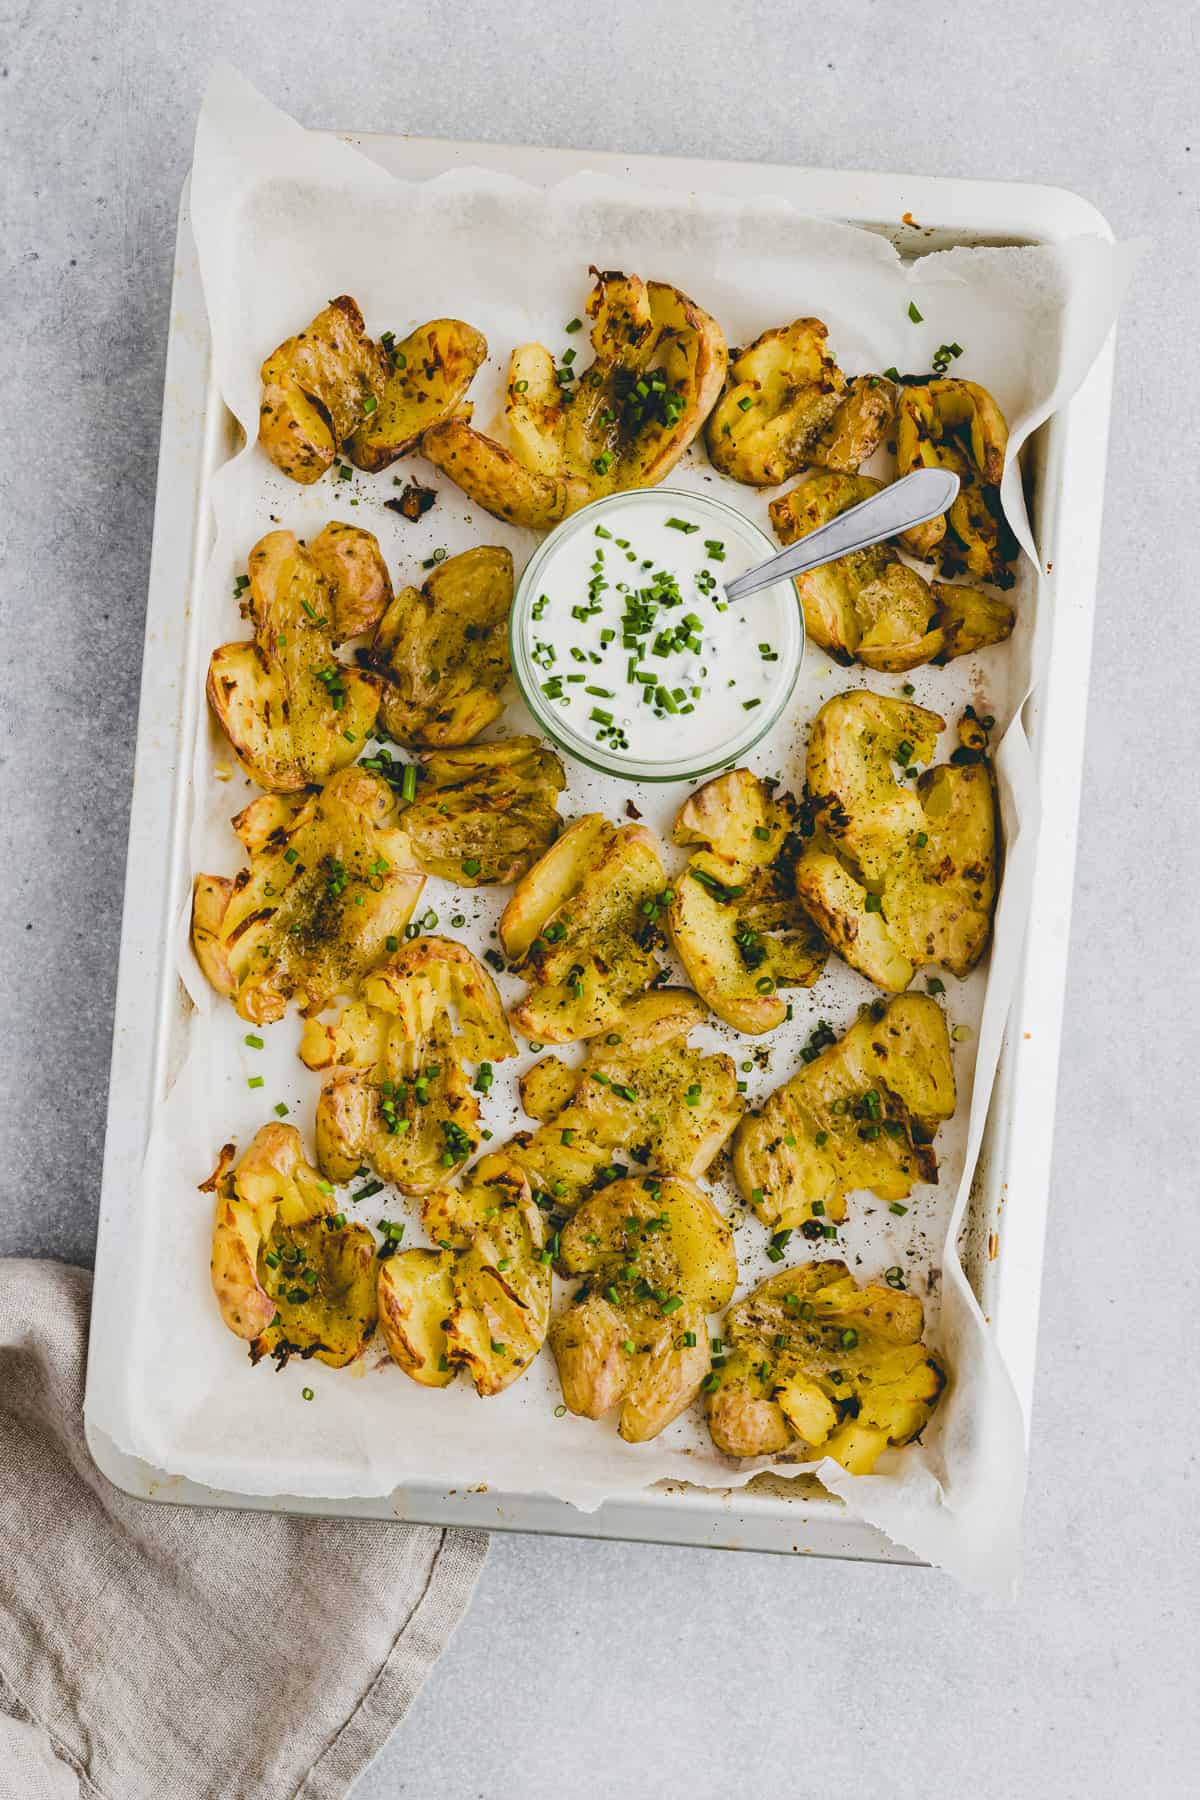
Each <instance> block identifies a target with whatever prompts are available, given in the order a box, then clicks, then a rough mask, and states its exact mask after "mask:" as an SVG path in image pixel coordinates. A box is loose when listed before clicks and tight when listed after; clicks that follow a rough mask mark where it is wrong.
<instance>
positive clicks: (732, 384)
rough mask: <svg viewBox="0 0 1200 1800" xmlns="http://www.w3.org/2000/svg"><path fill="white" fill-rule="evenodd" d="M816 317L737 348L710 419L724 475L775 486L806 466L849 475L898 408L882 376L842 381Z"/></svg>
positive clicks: (712, 444)
mask: <svg viewBox="0 0 1200 1800" xmlns="http://www.w3.org/2000/svg"><path fill="white" fill-rule="evenodd" d="M827 336H828V332H827V331H826V328H825V326H824V325H823V324H822V323H821V321H820V319H796V320H794V321H793V322H792V324H790V325H777V326H775V327H774V329H772V330H771V331H764V332H763V333H762V336H761V337H757V338H755V340H754V342H753V343H752V344H751V345H750V346H749V348H748V349H745V350H739V351H738V352H737V353H736V354H735V355H734V357H733V360H732V361H731V362H730V365H729V375H728V378H727V380H726V383H725V391H724V392H723V393H722V395H721V398H720V400H719V401H718V402H717V405H716V406H715V407H714V408H713V411H712V413H711V415H710V417H709V421H708V427H707V431H706V438H707V442H708V454H709V456H710V457H711V458H712V461H713V464H714V466H715V467H716V468H718V469H720V470H721V472H722V474H724V475H732V477H733V479H734V480H735V481H744V482H748V483H750V484H751V485H753V486H755V487H774V486H775V485H776V483H778V482H780V481H787V480H788V478H789V477H790V476H792V475H796V474H798V473H799V472H800V470H801V469H803V468H805V467H807V466H808V465H809V464H813V463H815V464H817V465H818V466H819V467H823V468H828V469H845V470H849V471H853V470H855V469H857V468H858V467H859V465H860V463H864V462H865V461H866V460H867V458H868V457H869V456H873V455H874V453H875V451H876V450H877V449H878V448H879V446H880V444H881V443H882V442H883V440H884V438H885V437H886V436H887V432H888V426H889V425H890V424H891V421H892V415H893V413H894V411H895V405H896V390H895V387H894V386H893V384H892V383H891V382H890V381H885V380H884V378H883V376H881V375H863V376H859V377H858V379H857V380H856V381H853V382H847V380H846V377H845V376H844V375H843V374H842V371H841V370H840V369H839V368H838V366H837V363H836V362H835V360H834V358H833V357H832V356H831V355H830V354H829V352H828V350H827V349H826V348H825V339H826V337H827Z"/></svg>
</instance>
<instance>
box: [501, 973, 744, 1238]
mask: <svg viewBox="0 0 1200 1800" xmlns="http://www.w3.org/2000/svg"><path fill="white" fill-rule="evenodd" d="M704 1018H705V1009H704V1005H703V1002H702V1001H700V1000H698V999H697V998H696V996H695V995H694V994H691V993H689V992H688V991H687V989H686V988H658V989H656V990H655V991H654V992H652V993H649V994H641V995H639V996H638V998H637V999H636V1000H630V1001H628V1002H627V1003H626V1005H625V1006H624V1007H622V1009H621V1011H620V1013H619V1015H618V1017H617V1019H616V1021H615V1023H614V1027H613V1029H612V1030H611V1031H608V1032H606V1033H605V1034H604V1036H603V1037H597V1038H593V1039H592V1040H591V1041H590V1043H589V1045H588V1049H587V1055H586V1057H585V1059H584V1061H583V1062H582V1063H581V1064H580V1065H579V1067H578V1068H575V1069H569V1068H567V1067H566V1065H565V1064H564V1063H562V1062H560V1061H559V1059H558V1057H556V1056H547V1057H544V1058H543V1059H542V1061H541V1062H537V1063H534V1065H533V1067H532V1068H531V1069H530V1070H528V1071H527V1073H526V1074H525V1075H524V1076H523V1078H522V1081H521V1104H522V1105H523V1106H524V1108H525V1111H526V1112H527V1113H528V1114H529V1116H530V1118H534V1119H538V1120H539V1121H541V1124H540V1128H539V1129H538V1130H537V1131H534V1132H532V1133H528V1134H521V1135H519V1136H518V1137H517V1138H516V1139H515V1140H514V1141H513V1142H512V1143H511V1144H509V1145H508V1146H507V1148H506V1152H505V1154H506V1155H508V1156H510V1157H511V1158H512V1159H513V1160H514V1161H515V1162H518V1163H519V1164H520V1165H521V1167H522V1168H523V1169H525V1170H526V1172H527V1173H528V1175H529V1177H530V1179H531V1180H532V1182H533V1184H534V1188H535V1189H536V1190H538V1191H539V1193H545V1194H547V1195H550V1196H552V1197H553V1200H554V1204H555V1205H556V1206H557V1207H561V1208H562V1209H563V1210H564V1211H569V1210H570V1209H571V1208H572V1207H573V1206H576V1205H578V1203H579V1201H580V1200H581V1199H582V1198H583V1196H584V1195H585V1194H586V1193H587V1191H588V1190H589V1188H591V1187H592V1186H593V1185H595V1184H596V1183H597V1182H599V1181H601V1180H605V1179H607V1180H611V1179H613V1178H614V1177H615V1176H620V1175H624V1174H626V1173H627V1170H628V1164H629V1163H633V1164H636V1165H637V1167H639V1168H641V1169H651V1170H656V1171H658V1172H659V1173H661V1174H669V1175H681V1176H686V1177H688V1178H689V1179H695V1178H696V1177H697V1176H700V1175H703V1173H704V1171H705V1170H706V1169H707V1168H708V1166H709V1164H710V1163H711V1162H712V1160H713V1158H714V1157H715V1156H716V1155H717V1153H718V1151H719V1150H720V1149H721V1147H722V1145H723V1144H725V1142H726V1141H727V1139H728V1138H729V1135H730V1133H731V1132H732V1131H733V1128H734V1126H735V1125H736V1124H737V1122H738V1120H739V1119H740V1117H741V1115H742V1110H743V1102H742V1100H741V1097H740V1096H739V1094H738V1089H737V1071H736V1069H735V1068H734V1065H733V1061H732V1059H731V1058H730V1057H728V1056H725V1055H708V1054H706V1053H705V1052H704V1051H701V1050H692V1049H689V1047H688V1042H687V1040H688V1036H689V1034H690V1032H691V1031H692V1030H694V1028H695V1027H696V1026H697V1025H699V1024H702V1023H703V1021H704ZM618 1158H619V1159H620V1160H619V1161H618V1160H616V1159H618ZM626 1159H627V1160H626Z"/></svg>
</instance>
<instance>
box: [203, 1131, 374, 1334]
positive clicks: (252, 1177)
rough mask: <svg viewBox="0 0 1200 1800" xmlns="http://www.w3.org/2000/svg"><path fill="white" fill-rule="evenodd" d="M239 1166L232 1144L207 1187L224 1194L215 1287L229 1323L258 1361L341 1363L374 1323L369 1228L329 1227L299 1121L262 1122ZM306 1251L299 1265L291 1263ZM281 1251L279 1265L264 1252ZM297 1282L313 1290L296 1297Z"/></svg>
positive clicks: (329, 1213) (330, 1208)
mask: <svg viewBox="0 0 1200 1800" xmlns="http://www.w3.org/2000/svg"><path fill="white" fill-rule="evenodd" d="M235 1162H236V1152H235V1150H234V1147H233V1145H232V1144H227V1145H226V1146H225V1148H224V1149H223V1150H222V1151H221V1155H220V1159H219V1161H218V1163H217V1167H216V1169H215V1171H214V1172H213V1174H212V1175H211V1176H210V1177H209V1179H208V1181H206V1182H204V1183H203V1184H202V1186H201V1192H202V1193H215V1194H216V1196H217V1201H216V1217H215V1221H214V1225H213V1249H212V1284H213V1292H214V1293H215V1295H216V1297H217V1304H218V1306H219V1307H220V1309H221V1317H222V1319H223V1320H224V1322H225V1324H226V1325H227V1326H228V1328H229V1329H230V1331H232V1332H234V1333H235V1335H236V1336H238V1337H241V1338H247V1339H249V1340H251V1356H252V1358H253V1360H254V1361H255V1362H257V1361H258V1360H259V1359H260V1358H261V1357H262V1356H264V1355H272V1356H274V1357H275V1358H276V1359H277V1360H278V1361H279V1362H280V1364H281V1365H282V1364H283V1363H285V1362H286V1361H287V1360H288V1358H289V1357H290V1356H291V1355H293V1354H297V1353H303V1354H304V1355H305V1356H306V1357H307V1356H312V1355H315V1356H316V1357H317V1359H318V1360H319V1361H320V1362H324V1363H328V1364H329V1366H330V1367H331V1368H335V1369H336V1368H342V1367H344V1366H345V1364H346V1363H348V1362H352V1361H353V1360H354V1359H355V1357H357V1356H360V1355H361V1354H362V1351H363V1350H364V1349H365V1347H366V1345H367V1343H368V1341H369V1339H370V1337H371V1335H372V1333H373V1332H374V1329H375V1321H376V1305H375V1276H374V1270H373V1267H372V1263H373V1259H374V1254H375V1240H374V1238H373V1237H372V1236H371V1233H370V1232H369V1231H368V1230H367V1228H366V1226H365V1225H355V1224H349V1225H341V1226H337V1227H333V1226H331V1224H330V1221H331V1220H332V1218H333V1215H334V1214H335V1212H336V1202H335V1201H334V1199H333V1196H332V1195H327V1194H326V1193H324V1192H323V1188H322V1184H321V1180H320V1177H319V1176H318V1174H317V1171H316V1170H315V1169H314V1168H311V1167H310V1166H309V1164H308V1162H307V1161H306V1160H305V1156H304V1148H303V1144H302V1141H301V1138H300V1133H299V1132H298V1131H297V1130H296V1129H295V1127H294V1126H291V1125H277V1124H271V1125H264V1126H263V1127H262V1128H261V1130H259V1131H258V1132H257V1133H256V1134H255V1136H254V1138H253V1139H252V1141H251V1143H250V1144H249V1146H248V1147H247V1149H246V1152H245V1154H244V1156H243V1157H242V1158H241V1161H240V1162H236V1166H235ZM300 1250H303V1252H304V1259H303V1261H302V1262H299V1261H296V1260H294V1259H295V1258H296V1255H297V1252H298V1251H300ZM281 1253H282V1260H281V1261H280V1262H279V1264H278V1266H277V1267H275V1268H272V1267H271V1266H270V1265H269V1264H268V1263H267V1261H266V1260H265V1259H266V1257H267V1255H268V1254H273V1255H275V1256H276V1257H279V1256H280V1255H281ZM302 1268H305V1269H311V1270H315V1271H316V1273H317V1280H316V1281H315V1283H310V1282H308V1281H307V1280H303V1279H301V1276H300V1274H299V1271H300V1269H302ZM300 1287H303V1288H304V1289H305V1290H306V1295H305V1298H304V1299H303V1300H300V1301H297V1300H294V1299H293V1298H292V1294H293V1293H294V1292H296V1291H297V1290H298V1288H300Z"/></svg>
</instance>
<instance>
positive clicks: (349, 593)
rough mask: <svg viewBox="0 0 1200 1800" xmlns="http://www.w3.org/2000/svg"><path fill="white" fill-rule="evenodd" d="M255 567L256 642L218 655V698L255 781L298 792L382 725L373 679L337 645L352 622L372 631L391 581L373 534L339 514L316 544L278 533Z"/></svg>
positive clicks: (212, 691)
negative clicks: (342, 659)
mask: <svg viewBox="0 0 1200 1800" xmlns="http://www.w3.org/2000/svg"><path fill="white" fill-rule="evenodd" d="M247 566H248V569H249V577H250V585H249V588H248V590H247V594H246V601H245V606H246V610H247V612H248V614H249V617H250V623H251V625H252V627H253V630H254V640H253V642H250V643H247V642H238V643H232V644H222V645H221V646H220V648H219V649H217V650H214V651H213V654H212V659H211V661H210V663H209V668H208V690H207V691H208V702H209V705H210V706H211V708H212V710H213V713H214V715H215V717H216V720H217V723H218V724H219V725H220V726H221V729H222V730H223V731H224V733H225V735H226V737H227V738H228V739H229V742H230V745H231V746H232V748H233V750H234V753H235V755H236V756H237V759H238V761H239V762H240V763H241V765H242V767H243V768H244V769H245V771H246V773H247V774H248V775H249V776H250V777H251V779H252V780H254V781H257V782H258V784H259V786H260V787H264V788H266V789H268V791H271V792H274V793H295V792H297V791H298V790H299V789H301V788H304V787H307V786H309V785H310V784H311V783H313V782H317V781H323V780H325V778H326V777H327V776H329V775H332V774H333V773H334V772H335V770H337V769H341V768H345V767H346V766H347V764H349V763H352V762H353V761H354V759H355V757H356V756H357V755H358V754H359V751H360V749H361V747H362V742H363V739H364V738H365V737H367V736H368V734H369V733H370V731H371V729H372V727H373V725H374V723H375V714H376V712H377V710H378V707H379V694H378V692H377V690H376V687H375V684H374V682H373V680H372V679H371V677H370V676H368V675H363V674H361V673H360V672H359V671H358V670H357V669H354V668H352V667H350V666H349V665H347V664H345V663H339V662H338V661H337V660H336V659H335V657H334V654H333V647H334V645H335V644H336V643H338V642H340V641H341V639H342V637H343V636H345V635H348V631H347V628H349V630H350V631H358V630H363V629H365V624H366V623H370V622H371V615H372V612H373V611H374V609H376V608H378V609H379V610H382V608H383V606H384V605H386V604H387V600H388V599H389V598H390V595H391V583H390V580H389V578H388V573H387V569H386V567H385V565H384V561H383V558H382V556H381V555H380V552H379V545H378V543H377V542H376V540H375V538H374V537H372V535H371V533H370V532H369V531H359V530H357V529H356V528H355V527H354V526H352V525H343V524H341V523H339V522H338V521H337V520H334V521H333V522H331V523H330V524H329V525H327V526H326V527H325V529H324V531H322V532H321V533H320V535H319V536H318V537H317V538H316V539H315V540H314V542H313V544H312V547H311V549H309V548H307V547H306V546H305V545H303V544H301V543H300V541H299V539H298V538H297V537H296V536H295V534H294V533H293V532H290V531H272V532H268V534H267V536H266V537H264V538H260V539H259V541H258V543H257V544H255V546H254V548H253V550H251V552H250V556H249V559H248V564H247ZM374 616H375V617H377V616H378V612H377V611H376V612H375V613H374ZM360 621H365V623H362V622H360ZM331 674H332V675H333V676H335V677H336V680H332V681H331V680H330V679H329V678H330V676H331ZM322 676H324V677H325V679H324V680H322V679H321V677H322Z"/></svg>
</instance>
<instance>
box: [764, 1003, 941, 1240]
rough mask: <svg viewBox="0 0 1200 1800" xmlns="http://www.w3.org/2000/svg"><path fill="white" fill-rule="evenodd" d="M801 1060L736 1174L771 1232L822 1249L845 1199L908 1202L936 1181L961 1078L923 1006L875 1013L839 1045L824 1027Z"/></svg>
mask: <svg viewBox="0 0 1200 1800" xmlns="http://www.w3.org/2000/svg"><path fill="white" fill-rule="evenodd" d="M822 1043H824V1044H825V1045H827V1046H828V1047H827V1048H824V1049H821V1048H820V1046H821V1044H822ZM814 1051H815V1052H817V1054H815V1055H813V1054H812V1053H813V1052H814ZM804 1054H805V1058H806V1060H805V1061H804V1063H803V1064H802V1066H801V1067H800V1068H799V1069H797V1071H796V1073H795V1074H794V1075H793V1076H792V1078H791V1080H790V1081H786V1082H784V1084H783V1086H782V1087H778V1088H776V1089H775V1091H774V1093H772V1094H770V1095H768V1097H767V1099H766V1100H765V1101H764V1102H763V1104H762V1106H760V1107H759V1108H758V1110H757V1111H755V1112H752V1113H750V1114H748V1115H747V1117H746V1118H744V1119H743V1120H742V1123H741V1124H740V1125H739V1127H738V1130H737V1134H736V1136H735V1137H734V1140H733V1170H734V1174H735V1175H736V1177H737V1181H738V1186H739V1187H740V1188H741V1190H742V1192H743V1194H745V1196H746V1198H747V1199H748V1200H749V1202H750V1204H751V1206H753V1208H754V1210H755V1212H756V1213H757V1214H758V1216H759V1218H760V1219H761V1220H762V1221H763V1224H764V1225H766V1226H768V1227H769V1228H770V1229H771V1230H772V1231H794V1230H801V1231H803V1232H804V1235H805V1236H806V1237H812V1238H818V1237H820V1236H821V1235H822V1222H823V1221H826V1220H829V1221H834V1220H840V1219H844V1218H845V1216H846V1195H847V1194H849V1193H854V1192H856V1191H858V1190H860V1189H870V1191H871V1192H872V1193H873V1194H876V1195H877V1196H878V1197H879V1199H881V1200H889V1201H890V1200H904V1199H906V1198H907V1197H908V1195H909V1194H911V1193H912V1190H913V1187H914V1185H915V1184H916V1183H917V1182H918V1181H936V1180H937V1158H936V1157H935V1155H934V1153H933V1150H932V1148H931V1145H932V1141H933V1138H934V1135H935V1134H936V1132H937V1128H938V1126H939V1125H940V1124H941V1123H942V1122H943V1120H945V1119H949V1118H952V1117H953V1114H954V1107H955V1090H954V1066H953V1063H952V1062H951V1059H950V1038H949V1033H948V1032H947V1030H946V1020H945V1017H944V1015H943V1013H942V1011H941V1008H940V1007H939V1006H938V1004H937V1002H936V1001H935V1000H932V999H931V998H930V997H929V996H928V995H927V994H902V995H900V997H899V998H898V999H896V1000H893V1001H892V1002H891V1004H890V1006H887V1007H885V1006H884V1005H883V1003H882V1002H881V1001H880V1002H878V1003H877V1004H876V1005H875V1006H873V1007H870V1008H868V1009H867V1010H866V1012H865V1013H864V1015H863V1017H861V1018H860V1019H859V1020H858V1021H857V1023H856V1024H854V1025H852V1026H851V1027H850V1029H849V1031H848V1032H847V1033H846V1034H845V1036H844V1037H843V1038H842V1039H841V1040H840V1041H837V1040H835V1038H834V1036H833V1033H832V1032H831V1031H829V1030H828V1028H821V1027H819V1028H818V1030H817V1032H816V1033H814V1039H813V1041H812V1042H811V1044H810V1046H809V1047H808V1049H807V1050H806V1051H805V1053H804ZM810 1057H811V1060H809V1058H810Z"/></svg>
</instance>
